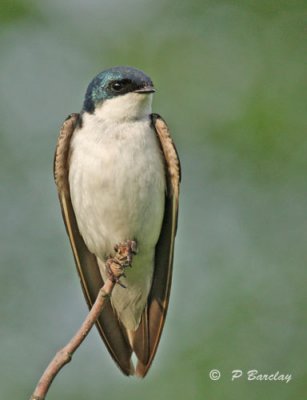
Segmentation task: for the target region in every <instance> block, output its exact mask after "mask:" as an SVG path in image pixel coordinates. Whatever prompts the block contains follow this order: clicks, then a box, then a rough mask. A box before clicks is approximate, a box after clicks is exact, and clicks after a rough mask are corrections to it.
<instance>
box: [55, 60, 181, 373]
mask: <svg viewBox="0 0 307 400" xmlns="http://www.w3.org/2000/svg"><path fill="white" fill-rule="evenodd" d="M154 91H155V89H154V87H153V83H152V81H151V79H150V78H149V77H148V76H147V75H145V74H144V72H142V71H140V70H137V69H135V68H131V67H114V68H110V69H108V70H105V71H103V72H101V73H99V74H98V75H97V76H96V77H95V78H94V79H93V80H92V82H91V83H90V84H89V86H88V88H87V91H86V94H85V100H84V103H83V108H82V110H81V112H80V114H71V115H70V116H69V117H68V118H67V120H66V121H65V122H64V124H63V126H62V129H61V132H60V136H59V138H58V142H57V147H56V153H55V161H54V177H55V182H56V185H57V189H58V194H59V199H60V203H61V208H62V214H63V219H64V222H65V225H66V230H67V233H68V236H69V239H70V243H71V247H72V251H73V254H74V258H75V262H76V266H77V270H78V273H79V276H80V280H81V285H82V288H83V292H84V295H85V298H86V300H87V303H88V305H89V307H91V306H92V305H93V303H94V301H95V299H96V297H97V294H98V292H99V290H100V288H101V287H102V286H103V283H104V281H105V280H106V279H107V278H108V270H107V268H106V261H107V259H108V258H109V257H110V256H112V255H114V254H115V249H116V246H117V245H118V244H120V243H122V242H125V241H133V243H136V244H137V248H138V252H137V254H136V255H135V256H134V257H133V260H132V268H130V269H129V270H128V271H126V276H125V277H122V278H121V279H120V281H121V283H122V285H115V287H114V289H113V292H112V296H111V303H108V304H107V306H106V307H105V308H104V310H103V312H102V314H101V316H100V317H99V319H98V321H97V323H96V325H97V328H98V331H99V333H100V335H101V337H102V339H103V340H104V342H105V345H106V347H107V348H108V350H109V352H110V354H111V356H112V358H113V359H114V361H115V362H116V364H117V365H118V367H119V368H120V369H121V370H122V372H123V373H124V374H126V375H134V374H135V375H137V376H140V377H144V376H145V375H146V373H147V371H148V369H149V367H150V365H151V363H152V361H153V358H154V356H155V353H156V350H157V347H158V344H159V340H160V336H161V333H162V329H163V325H164V321H165V316H166V312H167V307H168V303H169V295H170V288H171V278H172V264H173V254H174V240H175V234H176V229H177V214H178V196H179V184H180V162H179V158H178V155H177V151H176V148H175V146H174V143H173V141H172V139H171V136H170V132H169V129H168V127H167V125H166V123H165V122H164V120H163V119H162V118H161V117H160V116H159V115H158V114H152V112H151V103H152V96H153V92H154ZM123 286H124V287H123ZM133 353H134V354H135V356H136V358H137V363H136V367H134V365H133V363H132V360H131V357H132V354H133Z"/></svg>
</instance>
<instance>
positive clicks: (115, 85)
mask: <svg viewBox="0 0 307 400" xmlns="http://www.w3.org/2000/svg"><path fill="white" fill-rule="evenodd" d="M129 83H131V81H130V80H129V79H123V80H121V81H114V82H112V83H111V89H112V90H113V91H114V92H121V91H122V90H123V89H124V88H125V87H126V86H128V85H129Z"/></svg>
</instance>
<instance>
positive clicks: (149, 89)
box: [134, 86, 156, 93]
mask: <svg viewBox="0 0 307 400" xmlns="http://www.w3.org/2000/svg"><path fill="white" fill-rule="evenodd" d="M155 91H156V90H155V88H154V87H153V86H143V87H142V88H140V89H137V90H135V91H134V92H135V93H154V92H155Z"/></svg>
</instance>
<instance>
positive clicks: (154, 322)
mask: <svg viewBox="0 0 307 400" xmlns="http://www.w3.org/2000/svg"><path fill="white" fill-rule="evenodd" d="M152 124H153V126H154V128H155V131H156V134H157V137H158V139H159V142H160V145H161V150H162V152H163V155H164V158H165V171H166V182H167V193H166V198H165V213H164V219H163V224H162V230H161V234H160V237H159V240H158V243H157V246H156V251H155V269H154V276H153V282H152V287H151V291H150V295H149V298H148V303H147V307H146V309H145V311H144V313H143V316H142V321H141V324H140V326H139V328H138V330H137V331H136V334H135V337H134V345H133V350H134V351H135V353H136V355H137V357H138V359H139V361H138V364H137V368H136V374H137V375H139V376H141V377H144V376H145V375H146V373H147V371H148V369H149V367H150V365H151V363H152V361H153V358H154V356H155V353H156V350H157V347H158V344H159V340H160V337H161V333H162V329H163V326H164V321H165V317H166V312H167V308H168V303H169V295H170V289H171V279H172V268H173V255H174V241H175V235H176V230H177V215H178V197H179V183H180V179H181V176H180V162H179V158H178V154H177V151H176V148H175V145H174V143H173V141H172V138H171V135H170V132H169V129H168V127H167V125H166V123H165V122H164V120H163V119H162V118H161V117H160V116H159V115H157V114H152Z"/></svg>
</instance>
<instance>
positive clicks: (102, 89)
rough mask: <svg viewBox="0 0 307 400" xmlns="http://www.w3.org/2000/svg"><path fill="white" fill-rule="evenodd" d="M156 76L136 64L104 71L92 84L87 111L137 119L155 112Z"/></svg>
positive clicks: (87, 96)
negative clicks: (153, 104) (153, 94)
mask: <svg viewBox="0 0 307 400" xmlns="http://www.w3.org/2000/svg"><path fill="white" fill-rule="evenodd" d="M153 92H155V89H154V86H153V83H152V80H151V79H150V78H149V77H148V76H147V75H146V74H145V73H144V72H142V71H140V70H138V69H136V68H132V67H113V68H110V69H107V70H105V71H103V72H100V73H99V74H98V75H97V76H95V78H94V79H93V80H92V81H91V83H90V84H89V86H88V88H87V91H86V94H85V99H84V103H83V112H87V113H90V114H94V113H100V114H103V115H108V117H111V118H112V116H114V117H116V116H118V117H119V118H127V119H130V118H131V119H133V118H137V117H138V116H140V115H141V114H142V113H146V112H148V113H150V112H151V101H152V95H151V94H152V93H153Z"/></svg>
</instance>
